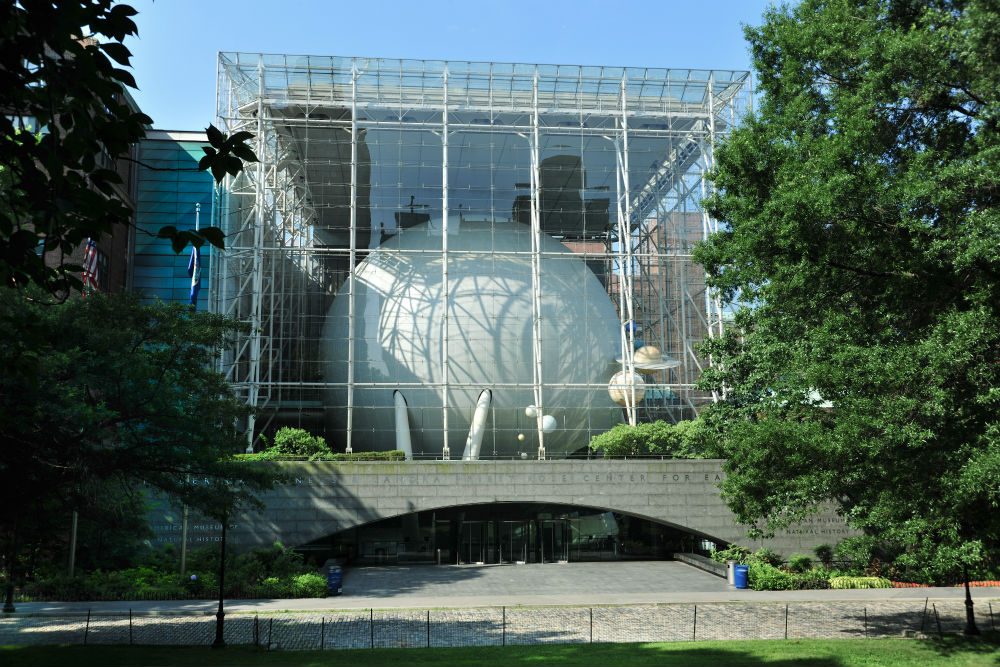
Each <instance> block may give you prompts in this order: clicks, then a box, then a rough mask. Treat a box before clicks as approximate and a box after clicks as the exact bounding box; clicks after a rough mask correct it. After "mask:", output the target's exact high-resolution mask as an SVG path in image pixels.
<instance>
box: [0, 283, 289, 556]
mask: <svg viewBox="0 0 1000 667" xmlns="http://www.w3.org/2000/svg"><path fill="white" fill-rule="evenodd" d="M32 292H34V290H33V291H29V292H25V291H21V290H0V337H2V339H3V340H4V345H3V346H0V367H2V368H4V372H3V373H2V374H0V423H2V424H3V425H4V428H3V429H2V430H0V478H2V479H3V480H4V483H3V484H2V485H0V544H2V546H3V555H4V559H5V561H6V564H7V565H8V567H11V566H12V565H13V563H14V562H15V557H14V554H15V552H21V553H28V552H29V551H31V549H33V548H34V545H36V544H39V543H43V542H45V541H51V540H52V536H53V535H54V534H59V533H61V532H64V531H65V529H66V526H67V517H68V516H69V514H70V512H71V511H73V510H80V511H81V514H87V513H88V512H87V510H88V509H90V508H94V507H96V506H101V505H107V502H106V500H107V499H108V497H109V493H110V494H112V495H113V497H115V498H120V497H123V496H124V497H125V498H127V499H131V502H132V504H133V505H138V506H140V507H141V506H142V505H143V504H144V503H145V500H146V494H147V493H158V494H165V495H168V496H171V497H172V498H174V499H177V500H178V501H180V502H182V503H184V504H187V505H190V506H192V507H194V508H196V509H198V510H200V511H202V512H203V513H205V514H207V515H210V516H214V517H220V516H224V515H225V514H227V513H228V512H230V511H231V508H232V507H233V505H234V504H236V503H238V502H241V501H245V500H248V499H251V498H252V496H253V492H254V491H257V490H260V489H264V488H267V487H268V486H269V485H270V484H271V483H272V481H273V480H272V478H271V477H270V475H269V473H268V472H267V470H266V469H263V468H261V467H260V466H253V465H249V464H245V463H238V462H236V461H234V459H233V455H234V453H236V452H239V451H241V450H242V443H243V441H244V440H243V435H242V433H240V431H239V430H238V429H237V422H238V421H239V420H240V419H242V418H244V417H245V416H246V407H245V405H244V404H242V403H241V402H240V401H238V400H237V399H236V398H235V396H234V395H233V393H232V390H231V388H230V387H229V384H228V383H227V382H226V380H225V378H224V377H223V376H222V375H221V374H220V373H218V372H216V371H215V370H214V365H213V361H214V360H215V358H216V355H217V354H218V353H219V351H220V350H221V347H222V346H223V343H224V341H225V339H226V337H227V336H228V335H229V334H230V333H232V332H233V330H234V328H235V327H236V326H238V325H236V324H234V323H233V322H232V321H231V320H228V319H226V318H224V317H222V316H219V315H213V314H210V313H195V312H193V311H191V310H189V309H188V308H187V307H186V306H184V305H181V304H163V303H156V304H143V303H141V302H140V301H139V300H138V299H137V298H136V297H135V296H132V295H120V296H114V297H110V296H108V297H106V296H101V295H93V296H92V297H90V298H87V299H76V300H69V301H66V302H65V303H62V304H54V305H53V304H52V303H51V300H48V301H47V300H46V299H45V297H43V296H39V295H38V294H33V293H32ZM89 514H90V515H93V514H94V512H93V511H90V512H89Z"/></svg>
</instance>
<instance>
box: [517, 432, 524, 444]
mask: <svg viewBox="0 0 1000 667" xmlns="http://www.w3.org/2000/svg"><path fill="white" fill-rule="evenodd" d="M517 440H518V442H524V434H523V433H518V434H517Z"/></svg>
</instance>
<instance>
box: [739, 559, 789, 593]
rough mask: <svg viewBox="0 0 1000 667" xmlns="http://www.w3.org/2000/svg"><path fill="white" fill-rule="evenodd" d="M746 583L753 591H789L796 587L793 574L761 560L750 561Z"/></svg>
mask: <svg viewBox="0 0 1000 667" xmlns="http://www.w3.org/2000/svg"><path fill="white" fill-rule="evenodd" d="M748 575H749V576H748V585H749V586H750V588H752V589H753V590H755V591H790V590H795V589H796V588H798V582H797V581H796V578H795V575H792V574H789V573H788V572H785V571H784V570H779V569H778V568H776V567H774V566H773V565H769V564H768V563H765V562H762V561H751V563H750V571H749V573H748Z"/></svg>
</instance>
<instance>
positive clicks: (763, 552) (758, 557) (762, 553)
mask: <svg viewBox="0 0 1000 667" xmlns="http://www.w3.org/2000/svg"><path fill="white" fill-rule="evenodd" d="M747 562H748V563H750V564H751V565H753V564H754V563H764V564H765V565H770V566H772V567H777V566H779V565H781V556H779V555H778V554H776V553H775V552H774V551H772V550H771V549H768V548H767V547H761V548H760V549H757V551H755V552H753V553H752V554H750V556H749V558H748V559H747Z"/></svg>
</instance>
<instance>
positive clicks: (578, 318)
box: [323, 217, 621, 456]
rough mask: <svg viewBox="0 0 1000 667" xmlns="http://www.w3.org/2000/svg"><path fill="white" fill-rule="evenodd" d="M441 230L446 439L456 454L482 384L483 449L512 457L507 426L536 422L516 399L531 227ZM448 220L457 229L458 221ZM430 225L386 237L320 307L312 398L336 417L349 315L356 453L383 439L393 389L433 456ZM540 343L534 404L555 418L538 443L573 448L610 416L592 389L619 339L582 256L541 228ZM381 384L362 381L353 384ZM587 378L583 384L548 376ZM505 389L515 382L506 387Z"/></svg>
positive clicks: (435, 373)
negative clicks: (485, 397) (319, 373)
mask: <svg viewBox="0 0 1000 667" xmlns="http://www.w3.org/2000/svg"><path fill="white" fill-rule="evenodd" d="M448 224H449V234H448V289H447V293H448V301H447V322H448V344H447V359H448V369H447V378H448V382H449V384H450V388H449V390H448V396H447V399H448V408H449V412H448V446H449V448H450V449H451V451H452V452H462V451H463V450H464V447H465V443H466V438H467V437H468V435H469V428H470V425H471V420H472V415H473V412H474V410H475V406H476V401H477V399H478V397H479V394H480V392H481V391H482V390H483V389H490V390H491V392H492V403H491V406H490V412H489V417H488V419H487V423H486V426H485V429H486V432H485V434H484V438H483V445H482V452H483V454H486V453H487V452H490V453H492V450H493V449H494V447H495V448H496V453H497V454H499V455H501V456H513V455H515V454H516V453H517V449H516V444H515V442H514V440H513V439H512V438H510V435H506V436H505V434H514V433H519V432H523V431H524V430H525V429H533V428H534V427H535V424H534V419H533V418H530V417H528V418H527V419H526V414H527V413H526V410H525V408H524V406H526V405H528V406H531V405H533V403H534V392H533V391H532V366H533V364H532V359H533V356H532V312H533V310H532V298H531V294H532V280H531V276H532V271H531V259H530V256H529V255H528V252H529V251H530V250H531V236H532V234H531V230H530V228H529V227H527V226H526V225H521V224H517V223H496V224H492V225H491V224H489V223H469V222H461V223H459V220H458V218H457V217H456V218H454V219H452V218H449V221H448ZM456 228H458V229H456ZM440 250H441V230H440V223H439V222H438V221H432V222H431V223H425V224H422V225H417V226H415V227H412V228H410V229H405V230H403V231H401V232H400V233H398V234H397V235H395V236H392V237H389V238H388V239H387V240H386V241H385V243H384V244H383V245H382V246H381V247H380V248H378V249H377V250H375V251H373V252H372V253H371V254H369V256H368V258H367V259H365V260H364V261H363V262H361V263H360V264H359V265H358V266H357V268H356V269H355V271H354V273H353V275H352V277H351V279H350V280H349V281H346V282H345V284H344V285H342V286H341V288H340V291H339V293H338V294H337V297H336V299H335V300H334V302H333V305H332V306H331V308H330V311H329V314H328V316H327V321H326V326H325V329H324V332H323V338H324V341H323V344H324V346H325V349H326V358H327V359H328V360H329V363H328V364H327V365H326V367H325V369H324V373H325V379H326V381H327V382H330V383H337V384H338V385H339V386H334V387H332V388H331V389H330V390H329V391H328V392H327V393H326V395H325V396H324V403H325V407H326V409H327V411H328V418H329V419H330V422H331V426H332V427H333V428H332V430H333V431H334V432H337V431H339V432H343V431H344V429H346V425H347V409H346V406H347V387H346V382H347V377H348V372H347V357H348V344H347V341H348V338H349V335H350V333H351V326H350V321H349V319H348V309H349V297H348V295H349V293H350V290H351V289H352V288H353V289H354V308H355V318H354V327H353V336H354V340H355V343H354V359H355V366H354V380H355V382H357V383H358V385H359V386H356V387H355V389H354V406H355V407H354V412H353V435H352V443H353V446H354V448H355V449H356V450H388V449H394V448H395V440H396V435H395V430H394V429H395V419H394V414H395V413H394V410H393V391H394V389H395V388H397V387H398V388H399V391H400V392H401V393H402V394H403V396H404V397H405V399H406V403H407V414H408V418H409V420H410V433H411V438H412V442H413V452H414V454H416V455H418V456H419V455H425V456H435V455H439V454H440V452H441V448H442V440H443V438H442V422H443V419H442V389H441V387H440V384H441V383H442V382H443V381H444V378H445V372H444V368H443V364H442V352H443V351H444V349H445V346H444V342H443V340H442V338H443V337H442V323H443V321H445V317H444V315H445V303H444V290H443V289H442V278H443V275H442V263H441V253H440ZM541 251H542V252H543V253H545V254H543V255H542V256H541V260H540V267H539V268H540V276H541V285H540V287H541V309H542V313H541V315H542V319H541V339H542V360H541V361H542V363H541V365H542V380H543V390H544V392H545V405H546V411H550V412H551V414H552V415H553V416H554V417H556V418H557V419H558V422H559V423H562V424H564V425H565V427H564V428H561V429H558V430H557V431H556V432H555V433H553V435H552V437H551V438H546V439H545V448H546V450H547V451H548V452H549V453H550V454H551V455H558V454H560V453H565V454H568V453H571V452H573V451H575V450H577V449H579V448H580V447H584V446H586V445H587V443H588V442H589V440H590V436H591V435H594V434H597V433H601V432H603V431H606V430H608V429H610V428H611V427H612V426H614V425H615V424H617V423H620V422H621V411H620V410H618V409H617V408H616V407H615V406H614V404H613V403H612V402H611V401H610V400H609V398H608V395H607V393H606V392H605V391H603V390H601V389H598V388H597V386H601V387H603V386H604V383H605V382H607V377H608V374H609V373H610V372H611V371H612V369H613V368H614V363H613V360H614V359H615V357H616V356H617V352H618V350H619V348H620V343H619V338H620V336H619V333H620V329H619V327H620V325H619V322H618V316H617V314H616V311H615V308H614V304H613V303H612V302H611V299H610V298H609V297H608V295H607V293H606V292H605V290H604V287H603V286H602V285H601V283H600V282H599V281H598V280H597V277H596V276H594V274H593V273H592V272H591V270H590V269H589V268H588V267H587V265H586V264H585V263H584V262H583V259H582V258H581V257H580V256H578V255H575V254H573V253H571V252H570V251H569V250H568V249H567V248H566V247H565V246H563V245H562V244H561V243H559V242H558V241H556V240H555V239H553V238H551V237H550V236H547V235H544V234H543V235H542V244H541ZM373 382H377V383H385V384H386V386H384V387H365V386H364V384H365V383H373ZM581 384H593V385H595V388H594V389H585V388H578V387H566V386H556V385H581ZM511 385H517V386H511Z"/></svg>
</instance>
